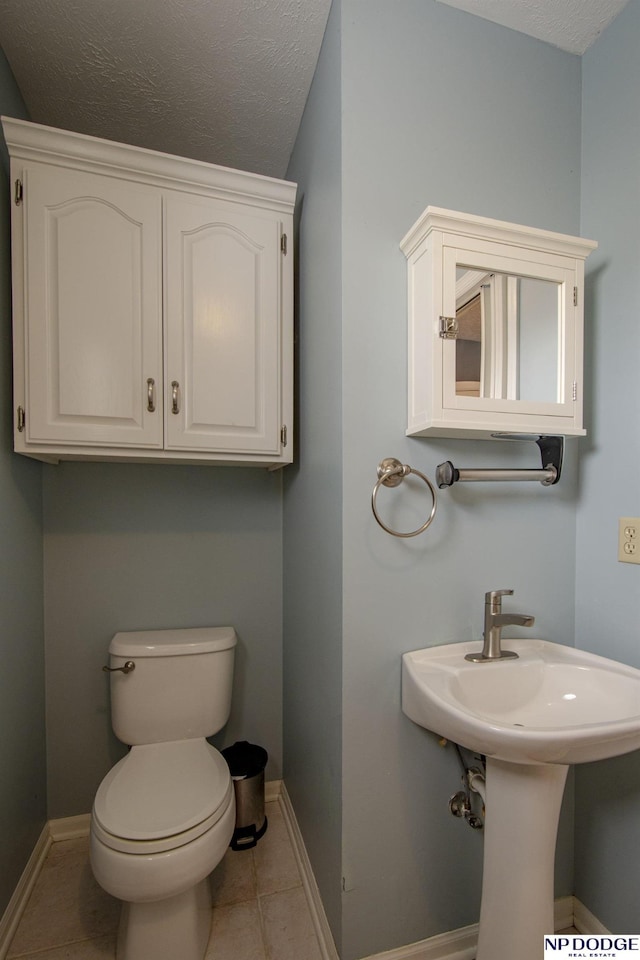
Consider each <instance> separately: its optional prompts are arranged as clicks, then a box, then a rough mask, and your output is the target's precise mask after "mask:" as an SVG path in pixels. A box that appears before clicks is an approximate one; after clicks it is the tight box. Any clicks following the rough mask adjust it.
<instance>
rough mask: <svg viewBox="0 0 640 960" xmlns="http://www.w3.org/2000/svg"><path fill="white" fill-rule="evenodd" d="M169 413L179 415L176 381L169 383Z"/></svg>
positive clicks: (177, 384) (178, 390)
mask: <svg viewBox="0 0 640 960" xmlns="http://www.w3.org/2000/svg"><path fill="white" fill-rule="evenodd" d="M171 413H180V384H179V383H178V381H177V380H172V381H171Z"/></svg>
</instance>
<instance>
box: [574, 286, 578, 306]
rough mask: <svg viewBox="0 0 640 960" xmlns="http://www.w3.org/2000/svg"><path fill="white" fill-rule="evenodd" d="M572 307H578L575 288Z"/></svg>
mask: <svg viewBox="0 0 640 960" xmlns="http://www.w3.org/2000/svg"><path fill="white" fill-rule="evenodd" d="M573 305H574V307H577V306H578V288H577V287H574V288H573Z"/></svg>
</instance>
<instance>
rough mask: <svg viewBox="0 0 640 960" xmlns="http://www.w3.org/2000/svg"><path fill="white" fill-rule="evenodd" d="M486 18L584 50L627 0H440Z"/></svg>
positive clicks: (566, 47) (574, 50)
mask: <svg viewBox="0 0 640 960" xmlns="http://www.w3.org/2000/svg"><path fill="white" fill-rule="evenodd" d="M438 2H439V3H446V4H448V6H450V7H457V8H458V10H466V12H467V13H475V14H476V16H478V17H483V18H484V19H485V20H492V21H493V22H494V23H500V24H502V26H503V27H511V29H512V30H518V31H520V33H528V34H529V36H530V37H536V38H537V39H538V40H545V41H546V42H547V43H552V44H553V45H554V46H555V47H560V48H561V49H562V50H568V51H569V53H577V54H580V55H581V54H583V53H584V52H585V50H586V49H587V48H588V47H590V46H591V44H592V43H593V42H594V41H595V40H597V39H598V37H599V36H600V34H601V33H602V31H603V30H604V29H605V27H606V26H608V24H609V23H611V21H612V20H613V19H614V17H616V16H617V15H618V14H619V13H620V11H621V10H622V8H623V7H625V6H626V5H627V2H628V0H438Z"/></svg>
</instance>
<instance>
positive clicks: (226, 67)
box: [0, 0, 330, 177]
mask: <svg viewBox="0 0 640 960" xmlns="http://www.w3.org/2000/svg"><path fill="white" fill-rule="evenodd" d="M329 6H330V0H0V44H1V45H2V47H3V49H4V52H5V54H6V56H7V59H8V61H9V64H10V66H11V69H12V70H13V73H14V76H15V78H16V80H17V82H18V86H19V87H20V90H21V91H22V95H23V97H24V100H25V103H26V105H27V109H28V110H29V113H30V116H31V119H32V120H34V121H36V122H38V123H44V124H48V125H49V126H53V127H62V128H63V129H68V130H75V131H77V132H79V133H87V134H90V135H92V136H97V137H104V138H106V139H108V140H118V141H121V142H126V143H132V144H135V145H136V146H142V147H148V148H150V149H154V150H162V151H164V152H165V153H174V154H179V155H183V156H188V157H193V158H195V159H198V160H207V161H209V162H213V163H219V164H222V165H224V166H230V167H237V168H240V169H243V170H249V171H251V172H256V173H262V174H266V175H269V176H277V177H282V176H284V174H285V171H286V169H287V164H288V161H289V155H290V152H291V148H292V146H293V142H294V140H295V136H296V134H297V131H298V126H299V123H300V118H301V116H302V111H303V110H304V105H305V102H306V98H307V93H308V91H309V86H310V83H311V78H312V76H313V71H314V69H315V66H316V62H317V58H318V53H319V50H320V44H321V42H322V37H323V34H324V28H325V25H326V20H327V15H328V12H329Z"/></svg>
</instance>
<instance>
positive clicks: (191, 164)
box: [3, 119, 295, 467]
mask: <svg viewBox="0 0 640 960" xmlns="http://www.w3.org/2000/svg"><path fill="white" fill-rule="evenodd" d="M3 126H4V130H5V136H6V139H7V143H8V146H9V151H10V154H11V168H12V169H11V179H12V183H13V190H14V191H15V192H14V196H13V219H12V245H13V264H14V267H13V270H14V278H13V279H14V284H13V285H14V381H15V388H14V394H15V410H16V417H15V449H16V451H18V452H19V453H24V454H27V455H29V456H34V457H37V458H39V459H43V460H50V461H56V460H59V459H107V458H118V459H135V460H149V459H156V460H165V461H168V462H184V461H189V462H202V461H212V462H217V463H231V464H257V465H263V466H268V467H273V466H278V465H281V464H285V463H289V462H291V460H292V454H293V450H292V440H293V409H292V406H293V373H292V365H293V356H292V354H293V335H292V328H293V317H292V314H293V266H292V259H293V258H292V248H293V243H292V214H293V203H294V200H295V184H291V183H287V182H285V181H279V180H272V179H270V178H266V177H259V176H254V175H252V174H246V173H242V172H240V171H235V170H228V169H225V168H221V167H215V166H211V165H209V164H204V163H200V162H197V161H190V160H185V159H182V158H177V157H170V156H167V155H164V154H158V153H155V152H153V151H148V150H140V149H138V148H135V147H130V146H127V145H124V144H114V143H110V142H106V141H101V140H96V139H95V138H90V137H84V136H81V135H78V134H71V133H67V132H65V131H59V130H52V129H50V128H46V127H39V126H37V125H35V124H30V123H26V122H24V121H16V120H7V119H3Z"/></svg>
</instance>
